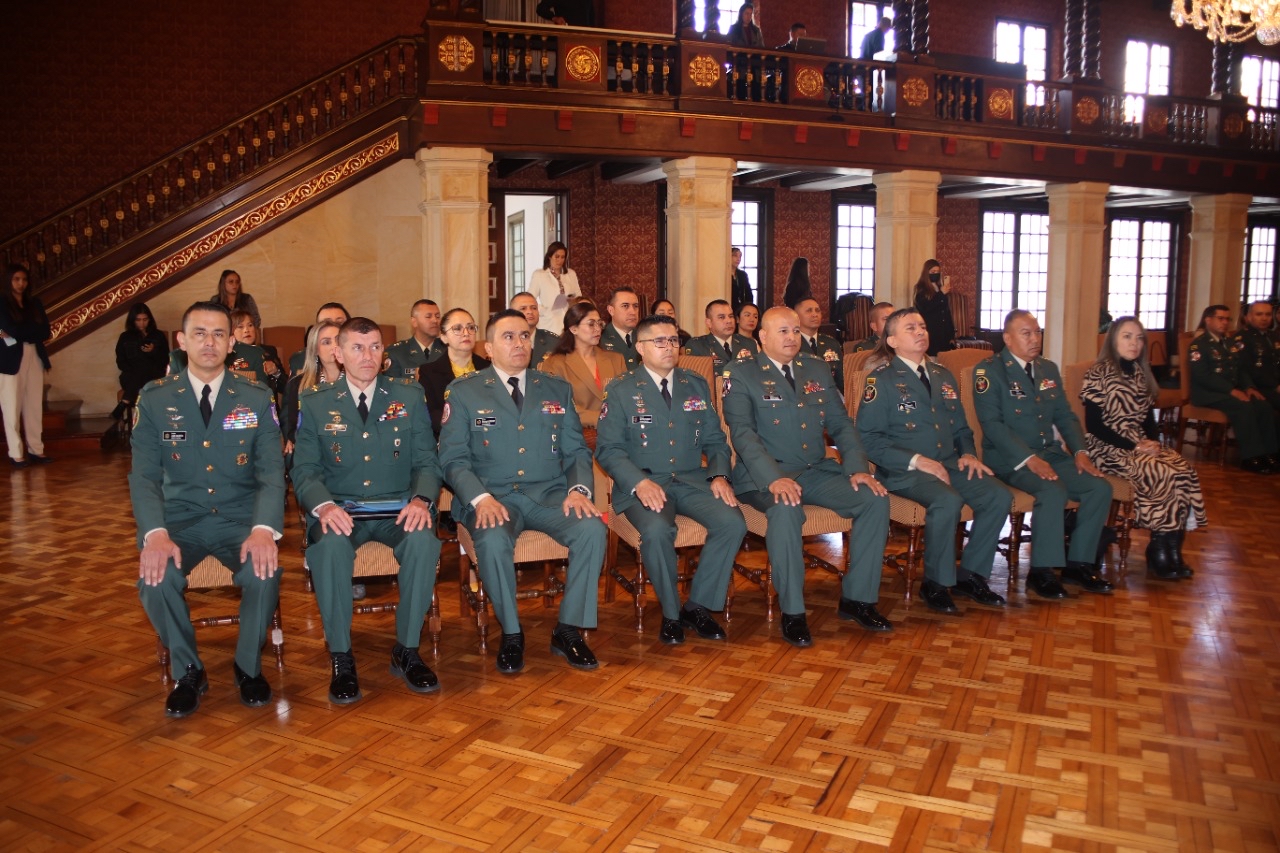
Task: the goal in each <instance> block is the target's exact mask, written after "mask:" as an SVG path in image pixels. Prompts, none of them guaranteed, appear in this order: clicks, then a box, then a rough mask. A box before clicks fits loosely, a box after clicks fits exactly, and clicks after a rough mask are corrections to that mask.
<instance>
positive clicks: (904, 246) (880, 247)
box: [871, 170, 942, 308]
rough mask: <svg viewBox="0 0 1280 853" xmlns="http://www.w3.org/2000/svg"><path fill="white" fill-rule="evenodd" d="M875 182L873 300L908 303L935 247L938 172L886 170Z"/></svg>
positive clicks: (936, 242)
mask: <svg viewBox="0 0 1280 853" xmlns="http://www.w3.org/2000/svg"><path fill="white" fill-rule="evenodd" d="M871 180H872V182H873V183H874V184H875V185H876V284H875V288H876V293H875V298H876V301H877V302H892V303H893V304H894V305H897V306H898V307H900V308H901V307H903V306H907V305H910V304H911V301H912V299H913V288H914V287H915V283H916V279H917V278H919V277H920V267H921V266H922V265H923V264H924V262H925V261H926V260H928V259H929V258H932V257H936V255H935V252H936V250H937V247H938V184H939V183H941V181H942V175H941V174H940V173H938V172H921V171H914V170H908V171H905V172H884V173H882V174H878V175H873V176H872V178H871Z"/></svg>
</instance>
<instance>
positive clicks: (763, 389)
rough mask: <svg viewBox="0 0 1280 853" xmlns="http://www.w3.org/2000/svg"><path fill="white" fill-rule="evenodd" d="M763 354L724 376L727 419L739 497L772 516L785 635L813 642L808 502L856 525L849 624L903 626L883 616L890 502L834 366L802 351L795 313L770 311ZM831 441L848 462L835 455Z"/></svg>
mask: <svg viewBox="0 0 1280 853" xmlns="http://www.w3.org/2000/svg"><path fill="white" fill-rule="evenodd" d="M760 346H761V350H762V351H761V352H760V353H759V354H757V355H755V356H753V357H751V358H741V359H738V360H737V361H735V362H733V363H732V364H730V365H729V366H728V367H727V368H725V370H724V372H723V374H722V376H723V378H722V380H721V382H722V389H723V403H722V405H723V406H724V419H725V423H726V424H728V426H729V438H730V440H731V441H732V442H733V449H734V450H735V451H737V454H738V462H737V464H736V465H735V466H734V469H733V487H734V490H735V491H736V492H737V493H738V500H740V501H742V502H743V503H746V504H750V505H751V506H753V507H755V508H756V509H758V510H760V511H761V512H763V513H764V514H765V516H766V517H767V518H768V520H769V532H768V535H767V536H766V537H765V547H766V549H767V550H768V552H769V563H770V565H771V566H772V567H773V585H774V587H776V588H777V590H778V606H779V607H780V608H781V610H782V639H784V640H786V641H787V642H788V643H791V645H793V646H801V647H803V646H811V645H813V638H812V637H811V636H810V635H809V625H808V622H807V621H806V619H805V611H804V552H803V548H804V545H803V542H802V540H801V535H800V532H801V529H802V528H803V527H804V520H805V514H804V504H814V505H816V506H824V507H828V508H829V509H833V510H835V511H836V512H837V513H839V514H840V515H841V516H843V517H844V518H852V519H854V525H853V541H852V542H851V543H850V546H849V569H848V571H846V572H845V575H844V578H843V580H842V582H841V586H840V605H839V609H838V613H839V616H840V618H841V619H852V620H854V621H856V622H857V623H858V624H859V625H861V626H862V627H863V628H866V629H867V630H868V631H889V630H892V628H893V626H892V625H890V624H889V620H887V619H885V618H884V617H883V616H881V615H880V613H879V612H878V611H877V610H876V600H877V599H878V598H879V596H880V571H881V565H882V563H883V561H884V543H885V539H887V538H888V535H889V500H888V497H887V493H886V492H885V489H884V487H883V486H881V485H880V484H879V483H877V482H876V480H875V478H874V477H872V476H871V475H870V474H869V473H867V472H868V467H867V457H866V455H865V454H864V453H863V452H862V445H861V443H860V442H859V441H858V433H857V431H856V430H855V429H854V426H853V421H851V420H849V415H848V413H847V412H846V411H845V408H844V403H843V402H841V400H840V395H839V394H837V393H836V391H835V389H834V388H833V387H831V371H830V370H828V369H827V366H826V365H825V364H824V363H823V362H821V361H819V360H817V359H816V358H813V357H811V356H809V355H806V354H801V353H800V321H799V319H798V318H797V317H796V312H794V311H792V310H791V309H790V308H770V309H769V310H768V311H766V312H765V314H764V318H763V319H762V320H761V321H760ZM824 432H825V433H826V435H828V436H830V437H831V440H832V441H833V442H834V443H835V445H836V447H837V448H839V450H840V456H841V461H840V462H836V461H835V460H834V459H829V458H827V442H826V439H825V438H824V436H823V433H824Z"/></svg>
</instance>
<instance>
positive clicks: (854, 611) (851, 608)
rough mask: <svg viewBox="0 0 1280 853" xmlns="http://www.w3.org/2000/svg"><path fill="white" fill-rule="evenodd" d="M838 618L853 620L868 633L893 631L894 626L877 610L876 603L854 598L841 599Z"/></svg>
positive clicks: (837, 613) (837, 611)
mask: <svg viewBox="0 0 1280 853" xmlns="http://www.w3.org/2000/svg"><path fill="white" fill-rule="evenodd" d="M836 616H838V617H839V618H840V619H843V620H844V621H846V622H847V621H849V620H853V621H854V622H857V623H858V624H859V625H861V626H862V627H863V628H866V629H867V630H868V631H892V630H893V625H892V624H890V622H889V620H888V619H886V618H884V617H883V616H881V615H880V611H879V610H876V605H875V602H871V601H854V600H853V599H852V598H841V599H840V606H839V607H838V608H837V609H836Z"/></svg>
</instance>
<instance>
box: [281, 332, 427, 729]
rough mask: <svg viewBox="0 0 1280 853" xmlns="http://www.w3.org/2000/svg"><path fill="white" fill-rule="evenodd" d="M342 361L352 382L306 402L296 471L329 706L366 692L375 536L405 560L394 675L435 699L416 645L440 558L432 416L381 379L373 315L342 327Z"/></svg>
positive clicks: (403, 385) (416, 395)
mask: <svg viewBox="0 0 1280 853" xmlns="http://www.w3.org/2000/svg"><path fill="white" fill-rule="evenodd" d="M337 355H338V360H339V361H340V362H341V363H342V367H343V370H344V371H345V372H346V375H345V377H344V378H342V379H339V380H338V381H337V382H335V383H333V384H332V385H316V386H312V387H311V388H309V389H306V390H305V391H303V392H302V394H301V397H300V399H299V400H298V409H299V412H300V414H299V421H300V423H299V425H298V430H297V437H296V439H295V441H294V450H293V469H292V471H291V476H292V478H293V489H294V493H295V494H296V495H297V497H298V504H299V505H300V506H301V507H302V508H303V511H304V512H306V513H307V514H308V515H309V516H310V517H311V518H312V519H313V520H312V521H311V523H310V526H309V528H308V530H307V538H308V541H309V542H310V543H311V544H310V545H308V546H307V563H308V564H309V565H310V566H311V578H312V582H313V584H314V585H315V590H316V603H317V604H318V605H319V608H320V620H321V622H323V623H324V636H325V641H326V642H327V643H328V645H329V655H330V658H331V659H332V664H333V678H332V680H331V681H330V682H329V701H330V702H333V703H335V704H338V705H347V704H350V703H352V702H355V701H356V700H358V699H360V697H361V693H360V681H359V678H358V677H357V675H356V662H355V657H354V656H353V655H352V653H351V600H352V596H351V577H352V574H353V572H354V571H355V560H356V549H357V548H359V547H360V546H361V545H363V544H364V543H365V542H369V541H374V542H381V543H383V544H384V545H387V546H389V547H390V548H391V549H392V550H393V551H394V553H395V557H396V561H397V562H398V563H399V564H400V572H399V574H398V575H397V576H396V578H397V581H398V582H399V586H400V603H399V605H398V606H397V607H396V643H395V645H394V646H393V647H392V649H391V673H392V675H396V676H399V677H400V678H402V679H404V683H405V684H406V685H407V686H408V687H409V689H410V690H413V691H414V692H417V693H430V692H432V691H435V690H438V689H439V688H440V682H439V681H438V680H437V679H436V675H435V673H434V672H432V671H431V669H430V668H429V667H428V666H427V665H426V664H425V663H423V662H422V658H421V657H419V656H418V641H419V639H420V638H421V636H422V623H423V620H425V619H426V615H427V609H428V608H429V607H430V606H431V595H432V590H433V589H434V588H435V582H436V564H437V563H438V562H439V560H440V540H439V538H437V536H436V534H435V531H434V530H432V523H433V519H432V515H433V514H434V512H435V501H436V499H437V498H438V497H439V495H440V462H439V460H438V459H437V458H436V450H435V441H434V439H433V437H432V434H431V419H430V418H429V417H428V415H427V406H426V403H425V402H424V401H423V396H422V387H421V386H420V385H418V383H416V382H410V381H408V380H407V379H395V378H391V377H388V376H381V377H380V376H379V375H378V373H379V371H380V370H381V369H382V359H383V352H382V331H381V330H380V329H379V328H378V324H377V323H375V322H373V321H372V320H369V319H367V318H365V317H353V318H352V319H350V320H348V321H347V322H346V323H344V324H343V325H342V328H341V329H340V330H339V331H338V353H337ZM356 501H360V502H373V501H379V502H392V503H398V504H402V506H400V507H399V508H398V512H396V515H395V517H394V518H387V517H381V518H366V519H362V518H360V512H359V511H358V510H357V509H355V508H351V511H348V509H349V507H347V506H344V504H346V503H347V502H356Z"/></svg>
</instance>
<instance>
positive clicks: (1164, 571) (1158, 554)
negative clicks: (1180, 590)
mask: <svg viewBox="0 0 1280 853" xmlns="http://www.w3.org/2000/svg"><path fill="white" fill-rule="evenodd" d="M1172 538H1173V534H1172V533H1152V534H1151V541H1150V542H1149V543H1148V544H1147V574H1149V575H1151V576H1152V577H1154V578H1155V579H1156V580H1162V581H1176V580H1180V579H1181V577H1182V575H1181V574H1180V573H1179V572H1178V565H1177V563H1175V562H1174V561H1173V542H1172Z"/></svg>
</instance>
